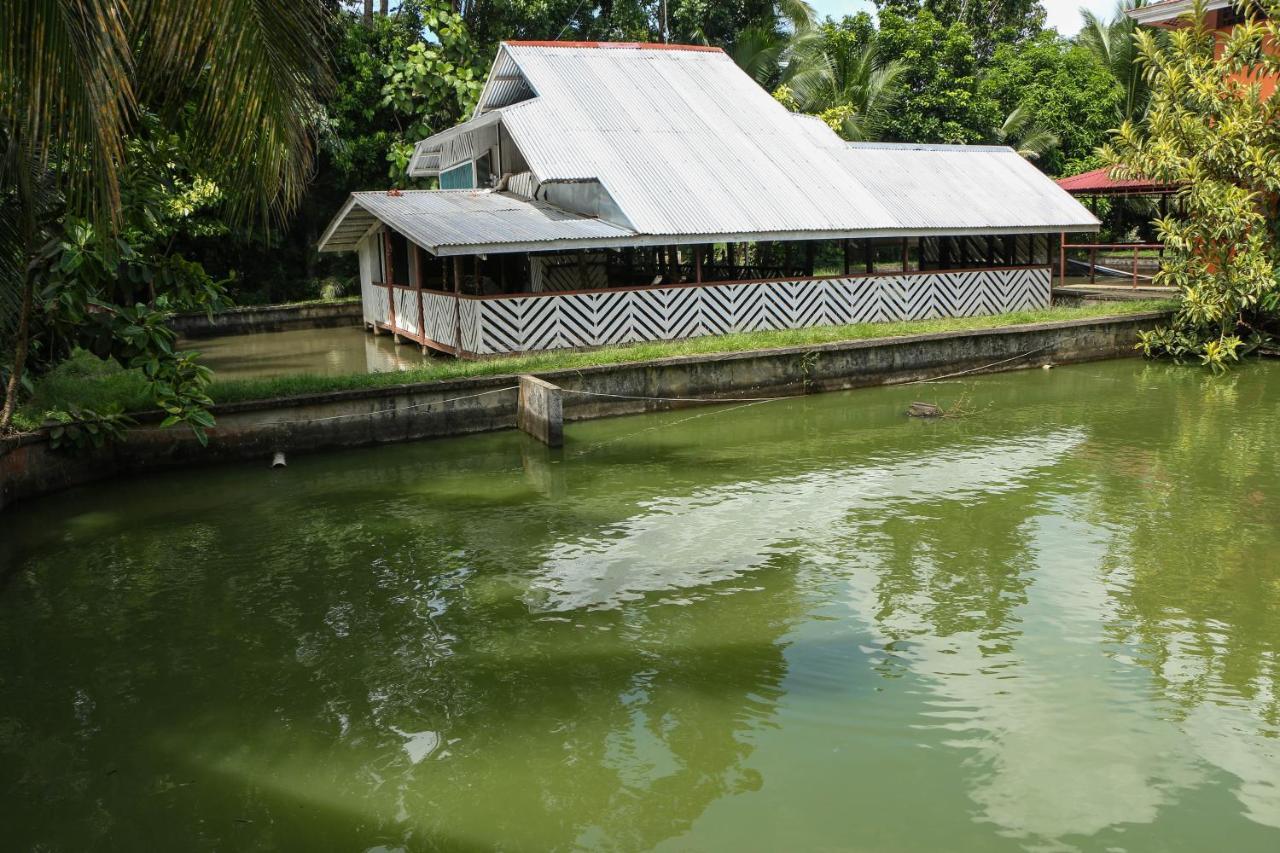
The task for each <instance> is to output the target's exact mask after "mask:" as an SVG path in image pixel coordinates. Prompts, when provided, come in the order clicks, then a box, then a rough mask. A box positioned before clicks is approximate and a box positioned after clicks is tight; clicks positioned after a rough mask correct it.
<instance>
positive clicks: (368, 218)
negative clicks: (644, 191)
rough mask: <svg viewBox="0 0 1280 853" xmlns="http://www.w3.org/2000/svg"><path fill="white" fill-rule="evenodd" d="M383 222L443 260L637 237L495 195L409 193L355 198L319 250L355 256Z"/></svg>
mask: <svg viewBox="0 0 1280 853" xmlns="http://www.w3.org/2000/svg"><path fill="white" fill-rule="evenodd" d="M380 223H385V224H386V225H388V226H390V227H391V228H393V229H395V230H396V231H398V232H399V233H401V234H403V235H404V236H405V237H407V238H408V239H409V240H411V241H412V242H414V243H416V244H417V245H419V246H421V247H422V248H424V249H426V250H427V251H429V252H431V253H432V254H433V255H440V256H447V255H472V254H484V253H487V252H521V251H534V250H538V249H575V248H583V247H586V246H594V245H599V244H601V243H606V244H611V243H614V242H618V241H623V242H625V241H626V239H627V238H629V237H633V236H635V232H633V231H630V230H628V229H626V228H621V227H619V226H617V225H613V224H610V223H608V222H605V221H603V220H600V219H595V218H593V217H589V216H581V215H579V214H577V213H570V212H568V211H565V210H562V209H560V208H558V207H556V206H554V205H551V204H547V203H546V202H542V201H535V200H531V199H524V198H520V197H518V196H514V195H511V194H509V193H502V192H497V191H495V190H404V191H391V192H359V193H352V194H351V198H349V199H348V200H347V203H346V204H345V205H343V207H342V210H340V211H338V215H337V216H335V217H334V218H333V221H332V222H331V223H330V224H329V227H328V228H327V229H325V232H324V235H323V236H322V237H321V238H320V245H319V249H320V251H322V252H343V251H352V250H354V249H355V248H356V246H357V245H358V244H359V242H360V241H361V240H362V239H364V237H365V235H367V234H368V233H369V232H370V231H371V230H372V229H373V228H375V227H376V226H377V225H379V224H380Z"/></svg>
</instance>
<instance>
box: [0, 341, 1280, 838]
mask: <svg viewBox="0 0 1280 853" xmlns="http://www.w3.org/2000/svg"><path fill="white" fill-rule="evenodd" d="M920 399H923V400H929V401H933V402H938V403H941V404H943V405H944V406H955V407H956V409H957V410H958V411H960V412H964V413H966V414H965V415H964V416H962V417H955V418H949V419H944V420H941V421H935V422H923V421H916V420H909V419H907V418H906V417H905V416H904V415H903V411H904V409H905V408H906V405H907V403H909V402H910V401H912V400H920ZM957 403H958V405H956V404H957ZM1277 423H1280V368H1278V367H1276V366H1268V365H1256V366H1250V367H1246V368H1243V369H1240V370H1238V371H1236V372H1235V373H1233V374H1232V375H1230V376H1228V377H1225V378H1218V379H1215V378H1211V377H1209V376H1207V375H1206V374H1204V373H1202V372H1200V371H1198V370H1197V369H1194V368H1176V367H1170V366H1163V365H1148V364H1143V363H1142V362H1139V361H1123V362H1113V363H1105V364H1094V365H1085V366H1078V367H1072V368H1061V369H1057V370H1053V371H1040V370H1035V371H1028V372H1022V373H1017V374H1005V375H999V376H991V377H985V378H981V379H975V380H972V381H964V382H959V383H954V384H947V383H943V384H935V385H927V386H916V387H911V388H889V389H880V390H870V391H859V392H853V393H848V394H831V395H824V396H815V397H809V398H805V399H799V400H793V401H787V402H778V403H766V404H759V405H753V406H746V407H738V408H733V407H719V408H711V409H696V410H685V411H682V412H674V413H668V414H662V415H654V416H645V417H640V418H622V419H614V420H608V421H597V422H592V423H583V424H574V425H571V426H570V428H569V430H568V442H569V443H568V446H567V447H566V449H565V450H564V451H563V452H562V453H554V452H550V451H547V450H546V449H544V448H542V447H540V446H538V445H536V444H534V443H532V442H531V441H530V440H528V439H526V438H525V437H524V436H522V435H519V434H516V433H504V434H494V435H487V436H479V437H470V438H465V439H458V440H448V441H435V442H423V443H419V444H413V445H400V446H394V447H383V448H378V449H370V450H362V451H355V452H345V453H335V454H329V455H320V456H311V457H303V456H298V457H295V458H292V459H291V460H290V465H289V467H288V468H287V469H286V470H283V471H271V470H268V468H267V466H266V464H265V460H264V461H263V462H262V463H261V464H252V465H244V466H236V467H223V468H214V469H206V470H198V471H191V472H184V473H178V474H171V475H163V476H154V477H147V478H140V479H136V480H128V481H121V482H118V483H114V484H111V485H98V486H94V487H92V488H87V489H82V490H79V491H76V492H71V493H67V494H63V495H60V496H56V497H52V498H49V499H46V500H43V501H39V502H33V503H31V504H29V505H27V506H25V507H24V506H19V507H17V508H14V509H12V510H10V511H7V512H5V513H4V515H3V516H2V517H0V525H2V526H3V532H4V536H3V540H4V544H3V545H2V546H0V549H3V550H0V560H4V561H6V563H7V565H8V568H9V570H8V572H7V575H6V579H5V581H4V582H3V585H0V827H3V830H2V831H3V842H2V843H0V846H2V847H3V848H4V849H6V850H9V849H12V850H32V849H34V850H89V849H114V850H184V851H186V850H237V851H238V850H351V851H361V850H395V849H404V850H426V849H444V850H488V849H507V850H571V849H605V850H627V851H630V850H646V849H659V850H714V851H720V850H734V851H738V850H788V851H790V850H857V851H936V850H949V851H951V850H954V851H1003V850H1036V851H1051V850H1097V851H1157V850H1158V851H1167V850H1185V851H1202V850H1221V851H1233V853H1234V851H1275V850H1277V849H1280V693H1278V689H1277V675H1278V670H1280V511H1278V509H1277V508H1278V507H1280V442H1277V437H1278V434H1277V428H1276V424H1277Z"/></svg>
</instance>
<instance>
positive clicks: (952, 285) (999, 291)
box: [320, 42, 1098, 355]
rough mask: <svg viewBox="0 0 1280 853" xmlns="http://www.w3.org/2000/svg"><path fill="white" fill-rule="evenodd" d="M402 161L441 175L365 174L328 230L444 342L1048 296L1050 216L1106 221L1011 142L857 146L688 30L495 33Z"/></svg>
mask: <svg viewBox="0 0 1280 853" xmlns="http://www.w3.org/2000/svg"><path fill="white" fill-rule="evenodd" d="M409 171H410V175H411V176H413V177H417V178H436V179H437V180H438V182H439V186H440V189H439V190H421V191H390V192H385V193H378V192H364V193H355V194H353V195H352V196H351V198H350V199H349V200H348V201H347V203H346V204H345V205H344V207H343V208H342V210H341V211H339V213H338V215H337V216H336V217H335V218H334V220H333V222H332V224H331V225H330V226H329V228H328V229H327V230H326V232H325V234H324V235H323V236H322V238H321V240H320V248H321V250H322V251H351V250H355V251H359V252H360V257H361V281H362V286H363V291H364V297H365V303H366V321H367V322H368V323H369V324H370V326H371V327H372V328H374V329H383V328H385V329H388V330H390V331H392V332H393V333H395V334H396V335H397V336H398V337H405V338H408V339H412V340H415V341H419V342H420V343H422V344H423V345H424V346H430V347H435V348H438V349H444V350H447V351H450V352H455V353H458V354H472V355H477V354H486V353H490V352H505V351H512V350H522V349H542V348H548V347H553V346H591V345H598V344H602V343H614V342H618V341H621V340H642V339H649V338H655V337H657V338H663V337H683V336H688V335H690V334H711V333H715V332H716V331H720V330H725V331H728V330H733V329H738V328H746V327H748V326H749V325H750V323H756V322H759V323H764V324H765V326H764V327H780V326H788V325H790V326H794V325H796V324H799V325H813V324H816V323H822V322H852V321H855V320H858V319H862V318H869V319H878V318H883V319H895V318H900V317H907V316H915V315H916V314H919V313H920V312H924V315H928V316H937V315H939V314H955V313H991V312H994V311H1000V310H1009V309H1010V308H1012V307H1017V306H1022V305H1040V304H1047V300H1048V293H1049V288H1048V273H1047V270H1048V269H1049V267H1050V265H1051V258H1050V254H1051V253H1052V251H1053V246H1054V244H1055V242H1057V241H1056V240H1055V239H1053V238H1051V236H1050V235H1053V237H1055V238H1056V237H1058V235H1061V234H1062V233H1065V232H1068V231H1093V230H1096V229H1097V227H1098V222H1097V220H1096V219H1095V218H1094V217H1093V215H1092V214H1090V213H1089V211H1088V210H1086V209H1085V208H1084V207H1083V206H1081V205H1080V203H1079V202H1078V201H1076V200H1075V199H1074V198H1072V197H1071V195H1070V194H1068V193H1067V192H1064V191H1063V190H1062V189H1061V188H1060V187H1059V186H1057V185H1056V184H1055V183H1054V182H1053V181H1052V180H1050V179H1049V178H1047V177H1046V176H1045V175H1044V174H1042V173H1041V172H1040V171H1039V170H1038V169H1036V168H1035V166H1033V165H1032V164H1030V163H1028V162H1027V161H1026V160H1024V159H1023V158H1022V157H1020V156H1019V155H1018V154H1017V153H1016V152H1014V151H1013V150H1012V149H1009V148H1006V147H995V146H950V145H895V144H887V143H848V142H845V141H844V140H842V139H840V138H839V137H838V136H837V135H836V134H835V133H834V132H833V131H832V130H831V129H830V128H829V127H828V126H827V125H826V124H825V123H823V122H822V121H820V120H818V119H816V118H814V117H812V116H801V115H796V114H793V113H791V112H789V111H788V110H787V109H786V108H785V107H784V106H783V105H782V104H780V103H779V102H778V101H776V100H775V99H774V98H773V97H771V96H770V95H769V93H768V92H766V91H764V90H763V89H762V88H761V87H760V86H759V85H758V84H757V83H756V82H755V81H754V80H753V79H752V78H751V77H750V76H749V75H747V74H746V73H744V72H743V71H742V70H741V69H739V68H738V66H737V65H736V64H735V63H734V62H733V61H732V59H730V58H729V56H727V55H726V54H725V53H724V52H723V51H721V50H719V49H716V48H705V47H695V46H684V45H641V44H609V43H580V42H504V43H503V44H502V45H501V47H500V48H499V51H498V55H497V57H496V59H495V60H494V64H493V67H492V70H491V71H490V74H489V77H488V79H487V81H486V83H485V86H484V89H483V91H482V93H481V95H480V100H479V103H478V105H477V107H476V110H475V112H474V115H473V116H472V118H471V119H469V120H468V121H466V122H463V123H462V124H459V125H458V126H456V127H453V128H450V129H448V130H445V131H443V132H441V133H438V134H436V135H434V136H432V137H430V138H428V139H424V140H422V141H421V142H420V143H418V145H417V146H416V148H415V151H414V155H413V159H412V161H411V164H410V170H409ZM890 267H891V268H892V269H890ZM891 273H892V275H893V276H894V281H893V282H892V284H893V286H892V287H889V288H888V289H887V290H884V292H883V293H881V295H880V296H878V297H876V296H873V292H879V291H876V289H875V288H874V287H872V285H871V284H870V283H869V282H865V281H864V282H858V281H856V279H858V277H859V276H861V277H867V276H872V277H874V278H876V279H877V280H879V279H886V280H887V278H888V277H889V276H890V274H891ZM913 273H914V275H913ZM925 273H929V275H924V274H925ZM961 273H973V274H971V275H967V276H961V275H960V274H961ZM1042 273H1043V274H1042ZM1015 280H1016V281H1017V282H1019V284H1018V285H1017V286H1014V284H1012V282H1014V281H1015ZM798 282H804V283H805V285H804V286H803V287H801V286H799V284H798ZM838 282H846V283H854V284H857V285H858V286H857V287H853V288H852V289H849V288H846V290H848V291H849V292H848V294H846V295H845V296H838V291H839V287H840V285H838ZM766 285H767V286H766ZM784 285H785V286H784ZM691 286H692V288H696V289H698V290H699V293H700V295H697V296H690V295H688V293H685V291H689V290H690V289H691ZM398 288H400V289H404V290H406V291H412V292H415V293H418V295H414V296H402V295H401V294H400V293H398V292H397V289H398ZM710 288H716V291H715V293H710V290H709V289H710ZM729 288H736V290H735V289H729ZM677 290H678V291H680V293H679V294H677V293H676V291H677ZM855 290H856V291H857V292H856V293H855V292H854V291H855ZM784 291H785V292H786V293H787V294H790V295H789V296H787V295H784ZM801 291H803V293H801ZM419 292H425V293H426V296H423V295H421V293H419ZM432 294H435V296H448V297H451V299H452V302H454V303H456V304H455V305H454V306H453V308H452V309H449V310H448V311H446V309H447V308H448V306H447V305H445V303H444V302H442V301H440V300H437V299H434V298H432V296H431V295H432ZM730 296H732V297H733V298H732V299H729V297H730ZM748 297H750V298H748ZM680 300H685V301H688V302H690V303H691V304H692V303H693V302H697V303H698V309H697V310H698V311H700V312H703V313H708V312H713V310H714V309H712V308H711V307H708V306H709V305H710V302H707V300H711V301H713V302H717V303H726V304H727V302H734V304H735V305H736V304H737V303H738V302H742V303H743V304H744V305H745V304H746V302H751V303H753V304H754V303H756V302H762V303H763V304H764V305H765V307H764V308H762V309H761V311H757V312H755V313H751V312H750V311H747V309H746V308H743V309H742V311H739V310H738V309H737V308H734V309H733V310H730V308H724V307H722V308H721V309H719V312H720V316H716V317H707V318H704V320H703V321H700V323H698V324H694V326H689V325H688V324H687V323H685V324H683V325H682V322H681V321H680V318H679V316H676V315H672V314H671V313H670V311H669V310H668V309H662V310H658V309H656V308H654V307H653V306H654V305H657V304H659V303H660V304H662V305H668V303H674V302H675V301H680ZM735 300H736V301H735ZM464 301H470V302H472V303H474V304H472V305H470V306H469V307H468V309H467V310H466V311H464V310H463V308H462V307H461V305H462V303H463V302H464ZM704 302H705V303H706V304H703V303H704ZM401 303H403V304H401ZM837 303H838V304H837ZM428 309H434V314H433V310H428ZM671 310H674V309H671ZM654 311H658V313H659V314H661V315H662V316H661V317H659V318H658V319H656V320H654V319H653V318H642V317H640V316H638V315H637V312H639V313H640V314H643V313H644V312H650V313H652V312H654ZM743 311H746V312H747V313H743ZM602 312H603V313H602ZM762 312H763V313H762ZM446 313H451V314H452V315H453V317H452V319H450V318H449V317H446V316H445V314H446ZM678 313H679V312H677V314H678ZM464 314H465V315H467V317H468V319H467V320H466V321H465V322H464V320H463V315H464ZM534 314H537V315H538V316H539V317H541V318H542V319H541V320H540V321H539V322H541V323H542V326H541V327H540V328H541V331H538V332H536V333H535V332H533V331H530V329H529V328H528V327H530V325H531V324H533V323H534V320H533V319H532V318H533V315H534ZM542 315H546V316H545V317H543V316H542ZM588 315H589V316H588ZM624 315H625V316H624ZM763 315H768V316H767V317H766V318H765V319H763V320H762V319H760V317H761V316H763ZM680 316H683V315H680ZM788 317H789V318H790V319H788ZM467 324H471V326H470V327H469V328H463V327H464V326H466V325H467ZM548 330H550V331H548ZM575 330H576V331H575ZM468 342H469V343H470V346H467V345H466V344H467V343H468Z"/></svg>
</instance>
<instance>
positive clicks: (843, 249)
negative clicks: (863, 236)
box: [840, 237, 849, 275]
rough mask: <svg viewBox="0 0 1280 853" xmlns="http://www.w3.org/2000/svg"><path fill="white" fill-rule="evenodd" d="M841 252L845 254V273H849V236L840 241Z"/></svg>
mask: <svg viewBox="0 0 1280 853" xmlns="http://www.w3.org/2000/svg"><path fill="white" fill-rule="evenodd" d="M840 250H841V254H842V255H844V274H845V275H848V274H849V238H848V237H846V238H844V239H843V240H841V241H840Z"/></svg>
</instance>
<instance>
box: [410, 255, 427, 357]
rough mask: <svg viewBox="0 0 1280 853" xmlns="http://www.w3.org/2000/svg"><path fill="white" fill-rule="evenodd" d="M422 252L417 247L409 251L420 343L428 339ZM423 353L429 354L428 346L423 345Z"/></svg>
mask: <svg viewBox="0 0 1280 853" xmlns="http://www.w3.org/2000/svg"><path fill="white" fill-rule="evenodd" d="M421 251H422V249H420V248H418V247H417V246H414V247H413V248H412V249H410V251H409V257H410V258H411V259H412V261H411V265H410V269H409V277H410V278H412V279H413V290H414V293H415V294H416V295H417V297H418V338H419V339H420V340H419V343H421V342H422V341H425V340H426V339H427V327H426V324H425V322H424V320H423V313H424V312H423V310H422V256H421V254H420V252H421ZM422 352H423V354H424V355H425V354H426V352H427V345H426V344H425V343H423V344H422Z"/></svg>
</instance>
